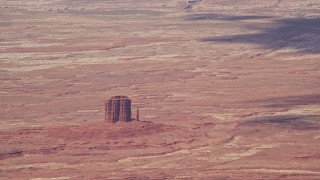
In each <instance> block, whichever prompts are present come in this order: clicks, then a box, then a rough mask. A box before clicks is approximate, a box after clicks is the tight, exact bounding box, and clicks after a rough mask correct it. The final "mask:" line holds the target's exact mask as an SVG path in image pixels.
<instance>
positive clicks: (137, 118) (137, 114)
mask: <svg viewBox="0 0 320 180" xmlns="http://www.w3.org/2000/svg"><path fill="white" fill-rule="evenodd" d="M136 116H137V117H136V120H137V121H139V109H137V113H136Z"/></svg>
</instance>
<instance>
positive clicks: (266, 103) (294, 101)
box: [250, 94, 320, 108]
mask: <svg viewBox="0 0 320 180" xmlns="http://www.w3.org/2000/svg"><path fill="white" fill-rule="evenodd" d="M250 103H258V104H262V106H263V107H270V108H290V107H293V106H301V105H315V104H319V105H320V94H310V95H303V96H286V97H278V98H270V99H264V100H260V101H255V102H250Z"/></svg>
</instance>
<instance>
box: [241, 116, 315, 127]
mask: <svg viewBox="0 0 320 180" xmlns="http://www.w3.org/2000/svg"><path fill="white" fill-rule="evenodd" d="M319 117H320V116H319V115H289V114H288V115H265V116H254V117H250V118H248V119H246V120H245V122H243V123H241V125H242V126H257V125H264V126H265V125H269V126H276V127H278V128H281V129H292V130H300V131H308V130H315V131H318V130H320V123H319Z"/></svg>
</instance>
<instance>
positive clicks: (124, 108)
mask: <svg viewBox="0 0 320 180" xmlns="http://www.w3.org/2000/svg"><path fill="white" fill-rule="evenodd" d="M105 106H106V111H105V120H106V122H113V123H116V122H118V121H125V122H129V121H131V100H130V99H129V98H128V97H127V96H113V97H111V98H110V99H108V100H107V101H106V104H105Z"/></svg>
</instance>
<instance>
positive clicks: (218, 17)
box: [186, 13, 272, 21]
mask: <svg viewBox="0 0 320 180" xmlns="http://www.w3.org/2000/svg"><path fill="white" fill-rule="evenodd" d="M268 18H272V16H260V15H244V16H229V15H222V14H215V13H201V14H192V15H189V16H188V17H187V18H186V20H191V21H201V20H205V21H207V20H226V21H241V20H257V19H268Z"/></svg>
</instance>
